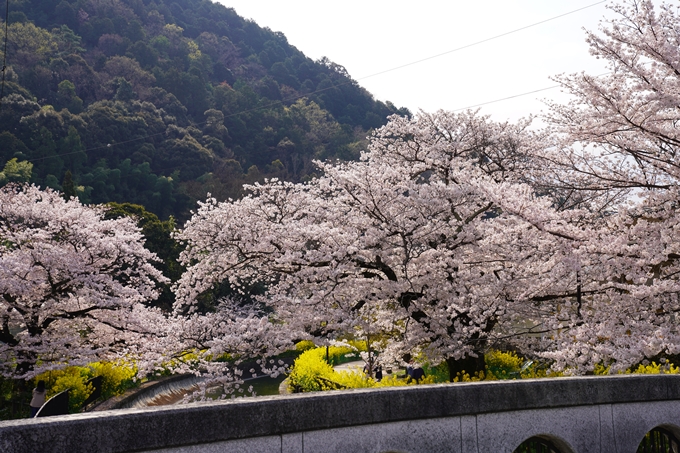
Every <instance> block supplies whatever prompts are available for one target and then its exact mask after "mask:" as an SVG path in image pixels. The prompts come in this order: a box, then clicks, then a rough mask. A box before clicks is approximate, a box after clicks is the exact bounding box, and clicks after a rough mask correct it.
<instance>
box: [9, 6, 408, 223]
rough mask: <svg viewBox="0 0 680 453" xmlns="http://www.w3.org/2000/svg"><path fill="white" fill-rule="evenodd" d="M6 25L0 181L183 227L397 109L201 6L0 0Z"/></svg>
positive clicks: (359, 136)
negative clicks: (201, 208)
mask: <svg viewBox="0 0 680 453" xmlns="http://www.w3.org/2000/svg"><path fill="white" fill-rule="evenodd" d="M8 23H9V26H8V32H9V33H8V36H9V40H8V46H7V55H6V58H7V69H6V70H5V79H6V83H5V85H4V93H3V94H4V97H3V98H2V105H1V106H0V170H2V172H0V185H2V184H6V183H7V182H11V181H31V182H34V183H36V184H39V185H41V186H42V187H52V188H56V189H60V190H63V191H64V192H66V193H73V194H77V195H78V197H79V198H80V199H81V200H82V201H83V202H86V203H103V202H110V201H117V202H132V203H138V204H142V205H144V206H145V207H146V208H147V209H149V210H150V211H152V212H154V213H156V214H157V215H159V216H160V217H161V218H166V217H167V216H169V215H174V216H175V217H178V218H179V219H180V220H182V219H184V218H186V216H187V214H188V212H189V210H190V209H192V208H193V207H194V206H195V201H196V200H199V199H204V197H205V195H206V193H207V192H210V193H212V194H213V195H214V196H215V197H217V198H218V199H225V198H227V197H237V196H238V195H239V192H240V188H241V185H242V184H243V183H245V182H253V181H256V180H261V179H263V178H264V177H279V178H283V179H288V180H293V181H300V180H303V179H305V178H306V177H309V176H310V175H311V174H312V172H313V171H314V169H313V166H312V164H311V161H312V160H313V159H355V158H357V157H358V155H359V152H360V150H361V149H363V147H364V143H365V137H366V135H367V131H368V130H370V129H371V128H375V127H379V126H381V125H383V124H385V123H386V118H387V116H388V115H390V114H393V113H399V114H408V111H407V110H406V109H398V108H396V107H395V106H394V105H392V104H391V103H389V102H388V103H382V102H379V101H376V100H375V99H373V97H372V96H371V94H370V93H368V92H367V91H366V90H364V89H363V88H361V87H360V86H359V85H358V84H357V83H356V81H354V80H352V79H351V78H350V76H349V74H347V72H346V71H345V69H344V68H343V67H342V66H340V65H338V64H335V63H333V62H331V61H329V60H327V59H325V58H324V59H321V60H319V61H313V60H311V59H309V58H307V57H305V55H304V54H303V53H302V52H300V51H299V50H298V49H296V48H295V47H293V46H291V45H290V44H289V43H288V42H287V40H286V37H285V36H284V35H283V34H282V33H278V32H272V31H271V30H269V29H267V28H261V27H259V26H258V25H257V24H256V23H254V22H252V21H248V20H245V19H243V18H241V17H240V16H238V14H237V13H236V12H235V11H234V10H233V9H229V8H226V7H224V6H222V5H220V4H216V3H213V2H212V1H210V0H73V1H68V0H62V1H54V0H10V2H9V22H8ZM3 28H4V24H3Z"/></svg>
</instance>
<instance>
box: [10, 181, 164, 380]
mask: <svg viewBox="0 0 680 453" xmlns="http://www.w3.org/2000/svg"><path fill="white" fill-rule="evenodd" d="M103 216H104V210H103V208H97V207H88V206H83V205H82V204H80V202H78V201H77V200H73V199H72V200H70V201H64V199H63V198H62V197H61V196H60V194H58V193H56V192H54V191H46V192H45V191H40V190H39V189H38V188H37V187H35V186H25V187H23V188H22V187H20V186H15V185H8V186H5V187H4V188H2V189H0V295H2V298H1V299H0V316H1V317H2V330H1V334H0V354H1V355H2V366H3V370H2V372H3V373H10V374H11V373H13V372H16V373H17V374H19V375H23V374H25V373H34V372H37V371H38V370H39V369H40V366H47V367H49V366H51V365H52V363H62V364H63V363H69V362H70V361H73V360H75V361H77V360H81V359H83V358H88V359H92V358H95V357H98V358H101V357H107V356H110V354H112V353H115V352H121V351H125V350H130V349H131V348H134V345H138V344H139V343H140V342H141V341H143V340H142V339H141V338H140V337H145V336H148V335H150V334H152V333H153V331H151V330H149V328H148V326H147V325H146V324H145V318H147V317H148V316H150V315H152V313H151V312H152V310H149V309H148V308H147V307H146V305H145V303H146V302H147V301H149V300H152V299H154V298H155V297H156V296H157V289H156V288H157V286H158V282H163V281H165V280H166V279H165V277H163V275H162V274H161V273H160V272H159V271H158V270H157V269H156V268H155V267H153V264H152V263H153V261H155V260H157V258H156V256H155V255H154V254H152V253H151V252H149V251H148V250H146V249H145V248H144V246H143V243H142V236H141V233H140V232H139V229H138V228H137V227H136V226H135V225H134V222H133V221H132V220H131V219H129V218H127V217H122V218H119V219H113V220H105V219H104V218H103ZM39 364H41V365H39Z"/></svg>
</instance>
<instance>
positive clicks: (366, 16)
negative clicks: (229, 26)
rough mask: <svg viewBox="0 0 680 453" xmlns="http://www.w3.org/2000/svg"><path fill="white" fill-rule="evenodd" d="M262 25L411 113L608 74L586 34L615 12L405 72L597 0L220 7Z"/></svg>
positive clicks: (559, 23) (549, 94)
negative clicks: (563, 77) (558, 79)
mask: <svg viewBox="0 0 680 453" xmlns="http://www.w3.org/2000/svg"><path fill="white" fill-rule="evenodd" d="M218 1H219V2H220V3H222V4H224V5H226V6H229V7H233V8H234V9H235V10H236V12H237V13H238V14H239V15H241V16H243V17H245V18H250V19H253V20H254V21H255V22H257V23H258V25H260V26H262V27H269V28H271V29H272V30H274V31H281V32H283V33H284V34H285V35H286V37H287V38H288V42H289V43H290V44H292V45H294V46H295V47H297V48H298V49H299V50H301V51H302V52H303V53H304V54H305V55H307V56H308V57H310V58H312V59H315V60H316V59H318V58H320V57H322V56H327V57H328V58H329V59H330V60H332V61H334V62H335V63H338V64H340V65H342V66H344V67H345V68H346V69H347V71H348V72H349V74H350V75H351V76H352V78H354V79H355V80H358V81H359V83H360V84H361V85H362V86H364V87H365V88H366V89H368V91H370V92H371V93H372V94H373V95H374V96H375V97H376V98H377V99H380V100H383V101H385V100H389V101H392V102H393V103H394V104H395V105H397V106H399V107H401V106H405V107H408V108H409V109H411V111H413V112H415V111H417V110H418V109H423V110H425V111H429V112H431V111H435V110H438V109H446V110H455V109H461V108H464V107H468V106H471V105H475V104H480V103H484V102H488V101H493V100H496V99H500V98H505V97H508V96H513V95H516V94H520V93H524V92H528V91H532V90H537V89H541V88H545V87H549V86H552V85H555V83H554V82H552V81H551V80H550V79H549V77H550V76H552V75H555V74H559V73H563V72H567V73H573V72H581V71H586V72H589V73H592V74H599V73H602V72H605V69H604V66H603V63H602V62H601V61H598V60H596V59H594V58H593V57H591V56H590V55H589V53H588V47H587V45H586V43H585V34H584V31H583V28H584V27H585V28H587V29H591V30H596V29H597V27H598V22H599V21H600V19H602V18H603V16H605V15H611V13H610V12H609V11H608V10H607V9H606V8H605V3H600V4H597V5H595V6H592V7H590V8H586V9H583V10H582V11H578V12H575V13H573V14H569V15H567V16H564V17H561V18H558V19H554V20H551V21H549V22H546V23H543V24H540V25H536V26H534V27H530V28H527V29H525V30H522V31H518V32H517V33H512V34H510V35H507V36H504V37H500V38H498V39H494V40H491V41H488V42H485V43H482V44H479V45H475V46H472V47H470V48H467V49H463V50H460V51H456V52H452V53H448V54H446V55H443V56H440V57H437V58H433V59H430V60H428V61H425V62H422V63H417V64H413V65H410V66H408V67H406V68H402V69H395V70H393V71H389V72H385V73H383V74H380V75H374V76H372V75H373V74H376V73H379V72H383V71H387V70H389V69H392V68H396V67H398V66H401V65H405V64H408V63H411V62H415V61H417V60H422V59H424V58H428V57H431V56H434V55H437V54H441V53H444V52H448V51H450V50H453V49H456V48H459V47H462V46H466V45H469V44H472V43H475V42H477V41H481V40H484V39H488V38H491V37H494V36H497V35H500V34H503V33H506V32H510V31H512V30H516V29H518V28H522V27H526V26H528V25H531V24H534V23H537V22H541V21H544V20H547V19H550V18H552V17H555V16H559V15H561V14H565V13H568V12H570V11H574V10H576V9H579V8H583V7H587V6H589V5H593V4H595V3H597V2H598V0H482V1H469V0H449V1H444V0H438V1H434V0H420V1H415V2H414V1H409V2H406V1H399V0H392V1H387V0H343V1H333V2H326V1H319V0H286V1H282V0H218ZM544 98H552V99H565V98H564V96H563V95H560V90H559V89H553V90H549V91H543V92H541V93H536V94H532V95H528V96H522V97H519V98H516V99H513V100H507V101H503V102H496V103H492V104H489V105H485V106H483V107H482V112H484V113H488V114H491V115H492V116H493V118H494V119H496V120H505V119H511V120H515V119H517V118H519V117H521V116H525V115H527V114H530V113H539V112H540V111H541V110H542V109H545V106H544V104H543V103H542V102H541V99H544Z"/></svg>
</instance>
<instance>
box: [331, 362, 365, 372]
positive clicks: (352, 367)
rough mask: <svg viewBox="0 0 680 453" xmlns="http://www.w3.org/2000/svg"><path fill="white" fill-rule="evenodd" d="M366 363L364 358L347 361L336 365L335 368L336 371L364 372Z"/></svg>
mask: <svg viewBox="0 0 680 453" xmlns="http://www.w3.org/2000/svg"><path fill="white" fill-rule="evenodd" d="M365 364H366V362H364V361H363V360H355V361H354V362H347V363H343V364H341V365H337V366H334V367H333V369H334V370H335V371H354V372H355V373H363V370H364V365H365Z"/></svg>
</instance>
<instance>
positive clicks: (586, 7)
mask: <svg viewBox="0 0 680 453" xmlns="http://www.w3.org/2000/svg"><path fill="white" fill-rule="evenodd" d="M605 2H607V0H602V1H599V2H596V3H592V4H590V5H588V6H584V7H582V8H579V9H575V10H573V11H569V12H566V13H563V14H560V15H559V16H554V17H551V18H549V19H545V20H542V21H540V22H535V23H533V24H530V25H526V26H524V27H521V28H516V29H514V30H511V31H508V32H505V33H501V34H500V35H496V36H492V37H490V38H486V39H482V40H481V41H476V42H473V43H471V44H466V45H464V46H462V47H457V48H455V49H451V50H447V51H446V52H442V53H438V54H436V55H432V56H429V57H426V58H421V59H420V60H416V61H412V62H410V63H406V64H403V65H401V66H395V67H394V68H391V69H386V70H384V71H380V72H376V73H374V74H371V75H367V76H364V77H361V78H359V79H357V80H365V79H368V78H370V77H375V76H378V75H381V74H385V73H388V72H392V71H396V70H398V69H403V68H407V67H409V66H413V65H416V64H419V63H423V62H425V61H429V60H433V59H435V58H439V57H443V56H444V55H448V54H451V53H454V52H458V51H459V50H463V49H469V48H470V47H474V46H477V45H479V44H483V43H485V42H489V41H493V40H494V39H498V38H502V37H504V36H508V35H511V34H513V33H517V32H520V31H522V30H526V29H528V28H532V27H536V26H538V25H541V24H545V23H546V22H550V21H553V20H556V19H559V18H561V17H564V16H568V15H570V14H574V13H577V12H579V11H583V10H584V9H588V8H592V7H593V6H597V5H599V4H601V3H605Z"/></svg>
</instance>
